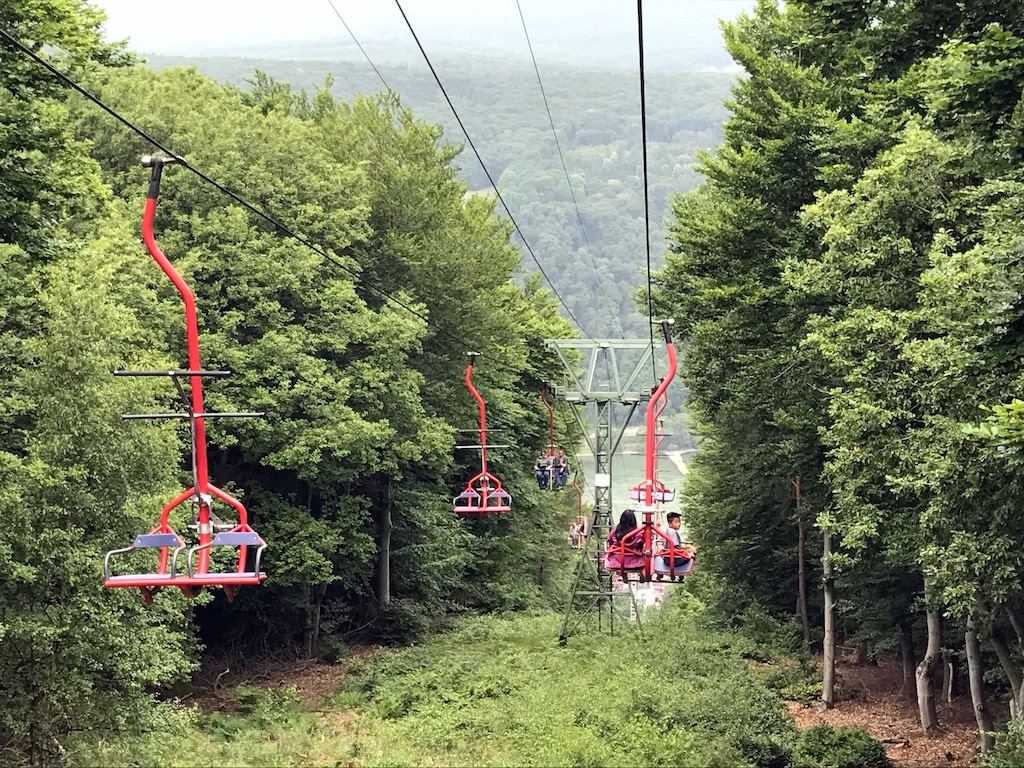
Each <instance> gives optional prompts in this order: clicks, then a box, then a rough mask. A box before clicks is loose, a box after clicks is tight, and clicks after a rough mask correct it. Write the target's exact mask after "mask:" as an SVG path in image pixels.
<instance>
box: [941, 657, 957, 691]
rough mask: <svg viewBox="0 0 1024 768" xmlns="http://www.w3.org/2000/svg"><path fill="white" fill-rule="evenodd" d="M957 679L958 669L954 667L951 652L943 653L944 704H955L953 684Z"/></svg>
mask: <svg viewBox="0 0 1024 768" xmlns="http://www.w3.org/2000/svg"><path fill="white" fill-rule="evenodd" d="M955 678H956V667H954V666H953V654H952V653H950V652H949V651H943V652H942V701H943V703H944V704H952V703H953V682H954V680H955Z"/></svg>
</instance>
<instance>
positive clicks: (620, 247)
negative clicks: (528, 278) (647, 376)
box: [149, 54, 735, 336]
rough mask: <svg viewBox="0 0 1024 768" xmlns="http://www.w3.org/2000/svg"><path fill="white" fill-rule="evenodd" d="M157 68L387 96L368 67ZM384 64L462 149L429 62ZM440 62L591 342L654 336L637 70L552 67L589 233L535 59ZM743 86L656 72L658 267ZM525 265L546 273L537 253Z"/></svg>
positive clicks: (551, 95)
mask: <svg viewBox="0 0 1024 768" xmlns="http://www.w3.org/2000/svg"><path fill="white" fill-rule="evenodd" d="M149 62H150V64H151V65H152V66H153V67H154V68H156V69H161V68H163V67H166V66H173V65H182V64H189V65H195V66H196V67H197V68H198V69H199V70H200V71H201V72H203V73H204V74H207V75H211V76H213V77H215V78H217V79H219V80H221V81H224V82H229V83H235V84H238V85H241V86H243V87H247V86H246V81H250V80H252V79H253V75H254V72H255V71H256V70H257V69H258V70H260V71H262V72H265V73H267V74H268V75H270V76H271V77H272V78H274V79H275V80H276V81H278V82H285V83H288V84H290V85H291V87H292V88H294V89H299V88H305V89H307V90H312V89H313V88H316V87H318V86H322V85H323V83H324V82H325V78H327V77H328V76H332V77H333V85H332V88H331V90H332V92H333V93H334V94H335V95H336V96H338V97H340V98H342V99H346V100H347V99H349V98H350V97H352V96H353V95H354V94H356V93H371V92H375V91H379V90H381V89H383V87H384V86H383V84H382V82H381V80H380V79H379V78H378V77H377V76H376V75H375V74H374V72H373V71H372V70H371V69H370V67H369V65H367V64H366V63H365V62H352V61H323V60H297V59H287V60H285V59H272V58H239V57H209V58H203V57H192V56H187V57H186V56H173V57H172V56H150V57H149ZM375 63H376V66H377V68H378V70H379V71H380V73H381V74H382V76H383V77H384V79H385V80H387V83H388V85H389V86H390V87H391V88H392V89H394V90H395V91H397V92H398V93H399V94H400V95H401V98H402V102H403V103H404V104H405V105H407V106H409V107H412V108H413V109H414V110H415V112H416V113H417V114H418V115H419V116H421V117H423V118H425V119H427V120H430V121H434V122H439V123H442V124H443V125H444V127H445V131H446V134H447V136H448V137H449V139H450V140H451V141H452V142H453V143H458V142H461V141H464V136H463V134H462V132H461V130H460V129H459V127H458V123H457V122H456V120H455V118H454V117H453V115H452V112H451V110H450V109H449V108H448V106H447V104H446V103H445V101H444V98H443V96H442V94H441V92H440V91H439V89H438V88H437V85H436V84H435V82H434V80H433V77H432V76H431V74H430V72H429V70H428V69H427V68H426V65H425V64H424V63H423V62H422V61H413V60H401V61H391V62H389V61H378V62H375ZM433 63H434V65H435V67H436V68H437V70H438V73H439V75H440V77H441V80H442V82H443V83H444V85H445V88H446V89H447V90H448V94H449V96H450V97H451V99H452V101H453V103H454V104H455V108H456V109H457V110H458V113H459V116H460V117H461V118H462V120H463V122H464V123H465V125H466V128H467V130H468V131H469V134H470V136H471V137H472V139H473V142H474V143H475V144H476V146H477V149H478V150H479V151H480V154H481V156H482V158H483V160H484V163H485V164H486V165H487V169H488V170H489V171H490V173H491V175H492V176H493V178H494V180H495V181H496V182H497V183H498V185H499V187H500V188H501V190H502V195H503V196H504V197H505V200H506V202H507V203H508V205H509V207H510V209H511V212H512V215H513V217H515V219H516V221H517V222H518V224H519V225H520V228H521V231H522V233H523V235H524V236H525V238H526V240H527V242H528V243H529V244H530V246H531V248H532V249H533V251H534V253H535V254H536V255H537V258H538V259H539V260H540V262H541V264H542V265H543V266H544V270H545V271H546V272H547V274H548V275H549V277H550V278H551V279H552V281H553V282H554V284H555V286H556V287H557V288H558V291H559V292H560V293H561V294H562V296H563V298H564V299H565V301H566V302H567V304H568V305H569V307H570V308H571V309H572V312H573V314H574V315H575V316H576V317H577V318H578V319H579V320H580V322H581V323H582V324H583V326H584V327H585V328H586V330H587V332H589V333H590V334H592V335H595V336H619V335H625V336H636V335H639V336H646V335H647V333H648V331H647V322H646V318H645V316H644V314H642V313H640V312H637V311H636V309H635V307H634V305H633V302H632V300H631V295H632V293H633V292H634V290H635V289H636V287H637V286H640V285H642V284H645V280H646V278H645V276H644V274H643V273H644V269H645V266H646V250H645V242H644V194H643V176H642V169H643V159H642V145H641V133H640V98H639V80H638V76H637V72H636V71H635V70H632V71H630V70H618V71H608V70H598V69H589V68H581V67H570V66H567V65H564V64H562V65H557V66H554V65H553V66H545V65H544V64H543V62H542V63H541V76H542V78H543V82H544V89H545V92H546V94H547V99H548V105H549V106H550V109H551V113H552V116H553V118H554V123H555V126H556V128H557V131H558V141H559V143H560V145H561V149H562V153H563V155H564V158H565V164H566V167H567V168H568V171H569V174H570V178H571V179H572V188H573V192H574V193H575V196H576V201H577V203H578V204H579V210H580V215H581V217H582V221H583V230H581V229H580V226H579V222H578V220H577V216H576V209H575V208H574V206H573V202H572V196H571V194H570V191H569V187H568V185H567V184H566V180H565V174H564V172H563V169H562V163H561V160H560V159H559V155H558V149H557V147H556V144H555V140H554V138H553V136H552V134H551V128H550V125H549V123H548V117H547V113H546V111H545V106H544V101H543V99H542V97H541V92H540V88H539V87H538V84H537V76H536V74H535V72H534V70H533V67H532V65H531V64H530V63H529V61H524V60H522V59H505V58H497V57H483V56H474V55H469V54H467V55H458V56H455V55H451V56H448V57H443V58H436V59H433ZM734 77H735V76H734V75H730V74H725V73H722V72H689V73H686V72H673V73H654V74H651V73H648V76H647V84H646V89H647V131H648V164H649V170H650V206H651V209H650V210H651V249H652V255H653V261H654V266H655V267H657V266H659V265H660V264H661V258H662V254H663V253H664V250H665V226H664V219H665V217H666V216H667V213H668V201H669V200H670V198H671V196H672V195H674V194H675V193H677V192H685V191H688V190H690V189H692V188H694V187H695V186H696V184H697V182H698V177H697V174H696V172H695V171H694V168H693V166H694V164H695V162H696V157H697V151H698V150H699V149H705V148H711V147H714V146H715V145H717V144H718V143H719V142H720V141H721V138H722V133H721V129H720V126H721V124H722V122H723V121H724V119H725V116H726V112H725V107H724V104H723V102H724V100H725V99H727V98H728V97H729V87H730V84H731V83H732V82H733V80H734ZM461 161H462V175H463V177H464V178H465V179H466V180H467V181H468V182H469V184H470V186H471V188H472V189H473V190H478V191H484V192H486V191H489V190H490V184H489V182H488V181H487V177H486V176H485V174H484V172H483V170H482V169H481V167H480V165H479V163H478V162H477V161H476V158H475V157H474V156H473V154H472V151H471V150H470V149H469V147H468V146H467V148H466V150H465V152H464V153H463V155H462V157H461ZM584 232H585V235H584ZM524 251H525V249H524ZM524 265H525V266H526V268H527V269H532V268H534V265H533V263H532V259H531V258H530V257H529V256H528V255H526V256H525V259H524ZM453 300H454V297H453Z"/></svg>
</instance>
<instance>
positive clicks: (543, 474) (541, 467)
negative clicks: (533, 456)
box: [533, 453, 551, 491]
mask: <svg viewBox="0 0 1024 768" xmlns="http://www.w3.org/2000/svg"><path fill="white" fill-rule="evenodd" d="M533 476H534V477H536V478H537V487H538V488H539V489H540V490H542V491H546V490H547V489H548V481H549V480H550V478H551V471H550V470H549V469H548V457H547V456H545V455H544V454H543V453H542V454H541V455H540V456H538V457H537V460H536V461H535V462H534V463H533Z"/></svg>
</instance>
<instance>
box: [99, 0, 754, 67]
mask: <svg viewBox="0 0 1024 768" xmlns="http://www.w3.org/2000/svg"><path fill="white" fill-rule="evenodd" d="M93 2H94V4H95V5H97V6H99V7H100V8H102V9H104V10H105V11H106V13H107V16H108V21H107V25H106V30H107V36H108V38H110V39H122V38H129V40H130V46H131V48H133V49H134V50H136V51H139V52H141V53H207V54H212V53H236V52H239V51H243V50H251V49H252V48H254V47H257V48H258V47H259V46H263V45H266V46H272V45H275V44H280V43H284V42H294V41H296V40H310V41H314V40H315V41H320V42H327V43H329V42H330V41H332V40H337V41H338V44H339V46H349V45H350V43H349V40H350V39H349V37H348V33H347V32H346V31H345V28H344V27H343V26H342V24H341V22H339V21H338V17H337V16H336V15H335V13H334V11H333V10H332V9H331V6H330V4H329V3H328V2H327V0H288V2H281V0H148V1H147V2H141V1H140V0H93ZM334 5H335V6H336V7H337V9H338V11H339V12H340V13H341V15H342V16H343V17H344V19H345V21H346V22H347V23H348V25H349V26H350V27H351V28H352V31H353V32H354V33H355V35H356V37H357V38H359V40H360V42H361V43H362V44H363V45H364V47H366V48H367V50H368V52H369V53H370V55H371V57H374V56H380V57H381V58H385V57H387V55H388V54H389V53H392V52H393V47H394V41H395V40H396V39H398V40H401V39H406V38H408V35H409V33H408V30H407V29H406V27H405V24H404V22H403V20H402V17H401V15H400V14H399V11H398V8H397V7H396V5H395V3H394V2H393V0H334ZM520 5H521V7H522V11H523V16H524V17H525V19H526V23H527V26H528V28H529V30H530V36H531V39H533V43H534V46H535V48H540V49H541V50H538V51H537V53H538V55H539V56H545V57H548V58H552V57H555V58H560V57H561V56H562V55H569V54H572V53H573V52H569V51H565V50H560V48H559V40H560V39H561V38H565V37H567V36H569V35H571V36H572V37H574V38H575V39H579V38H580V36H581V35H582V36H584V37H587V38H588V39H592V40H593V43H594V46H595V47H598V48H599V47H600V46H606V45H608V44H609V43H611V44H613V45H616V46H617V45H618V42H619V41H620V40H621V43H622V45H623V46H632V47H635V45H636V3H635V2H633V1H632V0H520ZM753 5H754V0H647V2H646V3H644V37H645V57H646V58H647V59H648V60H649V65H650V66H651V67H652V69H653V68H657V66H658V52H659V50H664V51H666V52H667V51H670V50H674V51H675V52H676V53H677V54H678V52H679V51H680V49H685V48H686V47H687V46H690V45H695V44H697V43H701V44H706V43H707V42H708V41H709V40H713V39H717V38H718V28H717V18H719V17H724V18H733V17H735V16H736V15H737V14H738V13H739V12H740V11H741V10H744V9H749V8H751V7H752V6H753ZM402 7H403V8H404V9H405V12H406V14H408V16H409V19H410V21H411V22H412V24H413V26H414V28H415V29H416V31H417V34H419V35H420V37H421V39H422V40H423V43H424V45H425V46H426V47H427V48H428V50H430V49H431V48H440V47H454V48H465V47H467V46H471V47H473V48H474V49H475V50H478V51H481V52H486V51H488V50H489V49H500V50H506V51H507V50H509V47H510V46H512V45H515V46H523V40H524V38H523V36H522V26H521V22H520V19H519V11H518V10H517V8H516V2H515V0H403V2H402ZM384 40H390V41H392V42H391V43H390V45H391V48H385V47H383V44H382V43H383V41H384ZM410 45H411V42H410ZM402 53H404V51H403V52H402ZM591 53H592V54H593V53H595V51H592V52H591ZM523 55H528V54H527V51H526V50H525V48H524V50H523Z"/></svg>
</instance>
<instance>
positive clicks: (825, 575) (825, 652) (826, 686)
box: [821, 531, 836, 709]
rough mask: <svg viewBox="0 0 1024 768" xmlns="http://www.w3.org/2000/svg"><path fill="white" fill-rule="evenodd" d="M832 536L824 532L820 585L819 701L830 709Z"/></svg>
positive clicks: (832, 686)
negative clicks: (822, 620) (822, 633)
mask: <svg viewBox="0 0 1024 768" xmlns="http://www.w3.org/2000/svg"><path fill="white" fill-rule="evenodd" d="M831 556H832V534H831V533H829V532H828V531H826V532H825V541H824V551H823V552H822V555H821V567H822V575H821V583H822V587H823V589H824V592H825V641H824V643H823V646H822V652H821V701H822V703H823V704H824V705H825V706H826V707H827V708H828V709H831V708H832V707H833V706H835V703H836V627H835V605H836V596H835V589H834V585H833V583H832V558H831Z"/></svg>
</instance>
